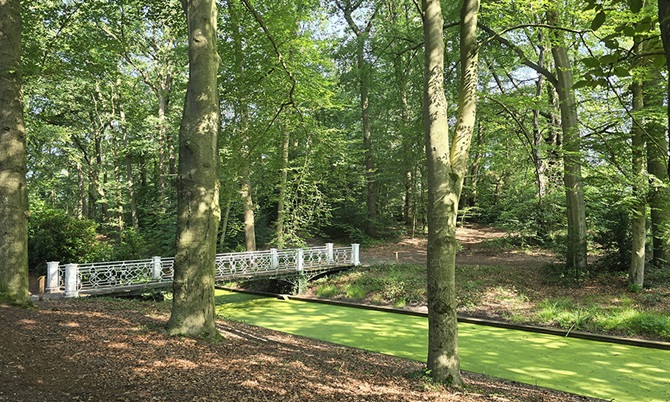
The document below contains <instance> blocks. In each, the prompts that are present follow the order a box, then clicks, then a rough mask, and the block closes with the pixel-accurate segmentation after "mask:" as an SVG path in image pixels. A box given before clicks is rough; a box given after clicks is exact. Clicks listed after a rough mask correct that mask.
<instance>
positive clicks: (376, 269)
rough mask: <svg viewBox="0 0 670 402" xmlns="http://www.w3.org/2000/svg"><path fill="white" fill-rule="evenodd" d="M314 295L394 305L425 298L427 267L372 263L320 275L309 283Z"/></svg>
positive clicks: (423, 300) (421, 301)
mask: <svg viewBox="0 0 670 402" xmlns="http://www.w3.org/2000/svg"><path fill="white" fill-rule="evenodd" d="M309 288H310V292H312V293H313V294H314V295H315V296H317V297H321V298H326V299H344V300H352V301H358V302H368V303H372V304H386V305H393V306H396V307H405V306H407V305H417V304H421V303H425V300H426V289H425V288H426V269H425V268H424V267H422V266H419V265H410V264H403V265H396V264H392V265H374V266H371V267H362V268H359V269H356V270H352V271H347V272H343V273H340V274H337V275H333V276H329V277H324V278H320V279H318V280H316V281H314V282H313V283H311V284H310V286H309Z"/></svg>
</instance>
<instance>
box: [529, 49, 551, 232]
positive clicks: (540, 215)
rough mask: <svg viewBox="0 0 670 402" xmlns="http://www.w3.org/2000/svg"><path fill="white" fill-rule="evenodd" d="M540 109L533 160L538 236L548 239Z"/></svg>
mask: <svg viewBox="0 0 670 402" xmlns="http://www.w3.org/2000/svg"><path fill="white" fill-rule="evenodd" d="M537 64H538V65H539V66H541V67H544V48H543V47H540V55H539V60H538V63H537ZM543 84H544V77H543V76H542V75H539V76H538V78H537V82H536V84H535V99H537V101H538V103H539V102H540V98H541V97H542V94H543ZM540 117H541V116H540V110H539V108H534V109H533V162H534V164H535V181H536V184H537V217H536V222H537V229H538V230H537V237H538V238H540V239H546V238H547V235H548V228H547V220H546V212H547V211H545V205H544V198H545V197H546V195H547V163H546V161H545V159H544V157H543V156H542V145H543V143H544V138H543V137H542V129H541V127H540Z"/></svg>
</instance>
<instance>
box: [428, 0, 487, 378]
mask: <svg viewBox="0 0 670 402" xmlns="http://www.w3.org/2000/svg"><path fill="white" fill-rule="evenodd" d="M422 6H423V13H424V14H423V31H424V40H425V59H424V92H423V102H424V108H423V113H424V115H423V124H424V131H425V136H426V157H427V165H428V250H427V254H428V261H427V266H428V278H427V282H428V283H427V285H428V286H427V297H428V361H427V366H428V370H430V373H431V376H432V377H433V379H435V380H436V381H439V382H446V383H449V384H452V385H456V386H460V385H461V384H462V380H461V376H460V361H459V356H458V327H457V321H456V277H455V272H456V251H457V248H458V242H457V240H456V217H457V214H458V200H459V198H460V195H461V190H462V187H463V179H464V177H465V174H466V172H467V159H468V153H469V149H470V143H471V140H472V134H473V129H474V124H475V111H476V109H475V106H476V91H477V43H476V35H475V33H476V26H477V12H478V9H479V1H478V0H465V1H464V2H463V9H462V11H461V88H460V92H459V107H458V120H457V126H456V131H455V133H454V138H453V142H451V143H450V141H449V134H448V118H447V100H446V98H445V95H444V41H443V24H444V21H443V18H442V7H441V5H440V1H439V0H423V1H422Z"/></svg>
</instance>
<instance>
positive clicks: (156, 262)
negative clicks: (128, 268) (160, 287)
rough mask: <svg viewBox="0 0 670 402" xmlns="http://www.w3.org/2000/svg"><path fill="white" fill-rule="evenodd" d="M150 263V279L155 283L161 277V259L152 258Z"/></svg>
mask: <svg viewBox="0 0 670 402" xmlns="http://www.w3.org/2000/svg"><path fill="white" fill-rule="evenodd" d="M151 262H152V263H153V265H152V266H151V277H152V279H153V280H155V281H159V280H160V279H161V278H162V277H163V263H161V257H158V256H156V257H152V258H151Z"/></svg>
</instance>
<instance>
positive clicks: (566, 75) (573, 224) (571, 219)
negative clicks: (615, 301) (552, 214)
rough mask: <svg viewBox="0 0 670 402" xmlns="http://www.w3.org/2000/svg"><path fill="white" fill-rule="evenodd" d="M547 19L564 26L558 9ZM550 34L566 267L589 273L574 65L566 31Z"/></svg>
mask: <svg viewBox="0 0 670 402" xmlns="http://www.w3.org/2000/svg"><path fill="white" fill-rule="evenodd" d="M547 22H549V24H551V25H554V26H560V25H559V17H558V11H557V9H556V8H553V9H550V10H548V11H547ZM550 35H551V40H552V44H551V45H552V46H551V54H552V55H553V57H554V66H555V67H556V92H557V93H558V107H559V109H560V111H561V130H562V131H563V169H564V170H563V183H564V185H565V199H566V213H567V217H568V240H567V254H566V268H567V269H568V270H569V271H570V270H572V271H573V272H586V270H587V258H586V253H587V238H586V202H585V200H584V187H583V185H582V165H581V160H582V153H581V152H582V151H581V134H580V133H579V115H578V112H577V102H576V100H575V90H574V88H573V78H572V64H571V63H570V58H569V56H568V49H567V46H566V45H565V38H564V36H565V33H564V32H563V31H562V30H560V29H553V30H551V31H550Z"/></svg>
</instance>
